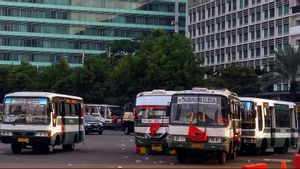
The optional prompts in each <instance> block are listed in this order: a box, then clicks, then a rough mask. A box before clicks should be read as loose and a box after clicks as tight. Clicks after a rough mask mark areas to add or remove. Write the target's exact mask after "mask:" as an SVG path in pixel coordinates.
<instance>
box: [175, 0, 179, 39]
mask: <svg viewBox="0 0 300 169" xmlns="http://www.w3.org/2000/svg"><path fill="white" fill-rule="evenodd" d="M175 32H176V33H178V32H179V0H176V1H175Z"/></svg>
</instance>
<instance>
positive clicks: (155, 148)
mask: <svg viewBox="0 0 300 169" xmlns="http://www.w3.org/2000/svg"><path fill="white" fill-rule="evenodd" d="M151 150H152V151H162V150H163V149H162V146H152V147H151Z"/></svg>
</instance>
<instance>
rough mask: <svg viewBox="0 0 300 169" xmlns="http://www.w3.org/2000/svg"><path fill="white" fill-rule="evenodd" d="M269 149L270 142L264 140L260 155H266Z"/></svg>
mask: <svg viewBox="0 0 300 169" xmlns="http://www.w3.org/2000/svg"><path fill="white" fill-rule="evenodd" d="M267 148H268V142H267V140H263V142H262V144H261V148H260V149H261V150H260V153H261V154H265V153H266V151H267Z"/></svg>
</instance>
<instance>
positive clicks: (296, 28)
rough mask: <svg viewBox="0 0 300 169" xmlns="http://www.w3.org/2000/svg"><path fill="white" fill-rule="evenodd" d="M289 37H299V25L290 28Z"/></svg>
mask: <svg viewBox="0 0 300 169" xmlns="http://www.w3.org/2000/svg"><path fill="white" fill-rule="evenodd" d="M290 35H300V25H297V26H293V27H290Z"/></svg>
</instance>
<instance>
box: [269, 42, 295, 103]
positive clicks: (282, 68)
mask: <svg viewBox="0 0 300 169" xmlns="http://www.w3.org/2000/svg"><path fill="white" fill-rule="evenodd" d="M275 56H276V60H275V62H274V72H276V73H277V74H278V75H280V76H281V78H283V79H287V80H289V81H290V100H291V101H295V97H296V89H297V77H298V76H299V70H300V48H299V47H298V48H295V47H293V46H291V45H285V46H284V48H277V51H275Z"/></svg>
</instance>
